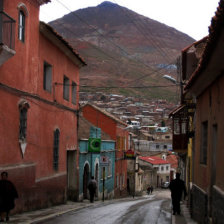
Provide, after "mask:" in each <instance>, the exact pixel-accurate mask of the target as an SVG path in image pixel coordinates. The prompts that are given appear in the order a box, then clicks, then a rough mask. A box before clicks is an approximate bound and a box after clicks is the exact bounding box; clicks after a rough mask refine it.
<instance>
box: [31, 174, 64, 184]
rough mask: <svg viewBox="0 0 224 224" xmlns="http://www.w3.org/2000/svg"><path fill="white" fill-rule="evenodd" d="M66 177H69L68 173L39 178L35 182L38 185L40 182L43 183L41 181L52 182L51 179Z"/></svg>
mask: <svg viewBox="0 0 224 224" xmlns="http://www.w3.org/2000/svg"><path fill="white" fill-rule="evenodd" d="M66 175H67V173H66V172H62V173H57V174H54V175H52V176H47V177H41V178H38V179H36V181H35V182H36V183H38V182H41V181H45V180H50V179H54V178H57V177H61V176H66Z"/></svg>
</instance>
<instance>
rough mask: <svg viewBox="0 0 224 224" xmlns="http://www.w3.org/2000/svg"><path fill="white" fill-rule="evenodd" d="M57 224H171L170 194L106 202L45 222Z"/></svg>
mask: <svg viewBox="0 0 224 224" xmlns="http://www.w3.org/2000/svg"><path fill="white" fill-rule="evenodd" d="M40 223H48V224H51V223H52V224H53V223H54V224H57V223H67V224H69V223H79V224H82V223H83V224H84V223H85V224H87V223H97V224H105V223H107V224H112V223H117V224H119V223H127V224H129V223H130V224H131V223H132V224H133V223H139V224H140V223H141V224H144V223H147V224H154V223H160V224H166V223H171V204H170V192H169V191H168V190H162V191H156V192H155V194H153V195H145V196H144V197H141V198H134V199H133V198H131V197H130V198H127V199H125V200H122V201H115V202H114V201H106V202H102V203H96V204H95V205H94V206H92V207H89V208H84V209H82V210H78V211H74V212H70V213H67V214H65V215H62V216H59V217H55V218H53V219H51V220H47V221H45V222H40Z"/></svg>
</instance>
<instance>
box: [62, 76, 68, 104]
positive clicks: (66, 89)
mask: <svg viewBox="0 0 224 224" xmlns="http://www.w3.org/2000/svg"><path fill="white" fill-rule="evenodd" d="M63 98H64V99H65V100H68V101H69V78H67V77H66V76H64V81H63Z"/></svg>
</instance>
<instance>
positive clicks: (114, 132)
mask: <svg viewBox="0 0 224 224" xmlns="http://www.w3.org/2000/svg"><path fill="white" fill-rule="evenodd" d="M81 110H82V114H83V117H84V118H85V119H87V120H88V121H89V122H91V123H92V124H94V125H95V126H96V127H99V128H101V129H102V130H103V131H104V132H105V133H107V134H108V135H110V137H111V139H112V140H114V141H116V158H115V180H114V183H115V189H114V196H115V197H121V196H125V195H127V160H125V158H124V152H125V151H127V149H128V144H129V143H128V136H129V132H128V131H127V130H126V129H125V128H126V126H127V125H126V124H125V123H124V122H122V121H121V120H119V119H118V118H116V117H114V116H113V115H111V114H110V113H108V112H106V111H104V110H102V109H100V108H98V107H96V106H94V105H91V104H86V105H85V106H83V107H82V109H81Z"/></svg>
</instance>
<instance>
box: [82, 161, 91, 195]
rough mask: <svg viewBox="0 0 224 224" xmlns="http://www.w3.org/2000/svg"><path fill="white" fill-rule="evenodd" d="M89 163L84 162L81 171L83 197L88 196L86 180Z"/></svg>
mask: <svg viewBox="0 0 224 224" xmlns="http://www.w3.org/2000/svg"><path fill="white" fill-rule="evenodd" d="M89 179H90V177H89V164H86V165H85V167H84V172H83V199H87V198H88V189H87V185H88V181H89Z"/></svg>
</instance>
